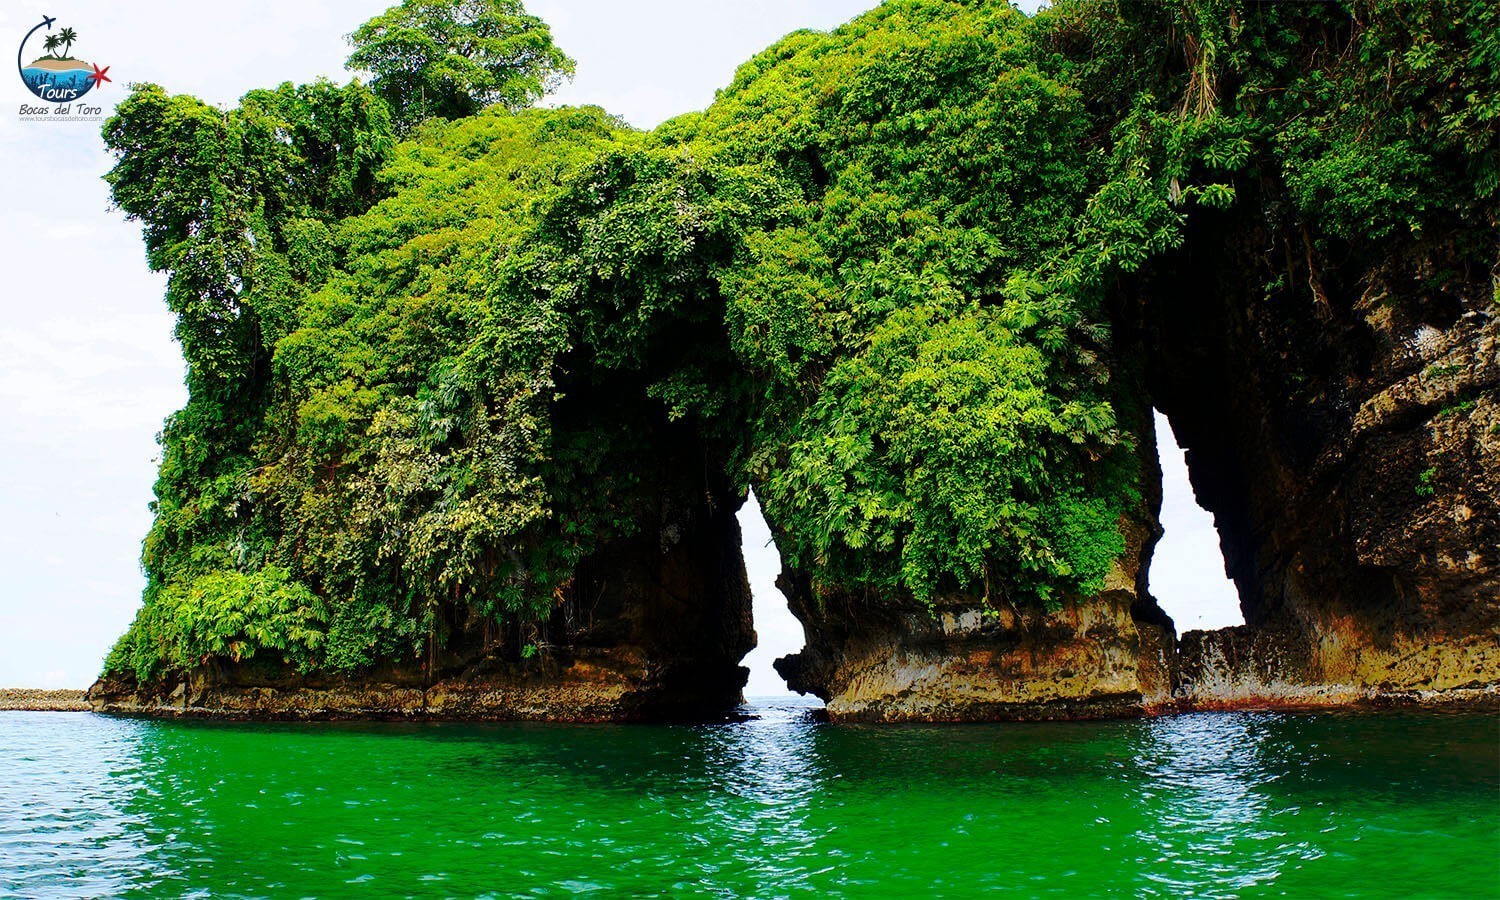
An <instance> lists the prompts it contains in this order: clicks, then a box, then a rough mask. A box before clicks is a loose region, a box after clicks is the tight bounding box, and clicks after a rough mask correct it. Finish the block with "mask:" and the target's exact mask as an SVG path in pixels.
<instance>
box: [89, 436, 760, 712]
mask: <svg viewBox="0 0 1500 900" xmlns="http://www.w3.org/2000/svg"><path fill="white" fill-rule="evenodd" d="M663 466H664V468H668V469H670V468H671V461H670V460H664V461H663ZM701 471H702V470H701V469H699V470H697V472H696V473H695V472H694V470H692V469H688V468H684V467H677V469H676V471H675V473H673V475H674V477H675V479H676V480H677V482H678V483H677V484H676V485H675V486H673V487H672V488H671V489H669V490H667V491H665V492H664V495H663V497H662V499H661V501H660V503H659V504H658V505H657V507H656V509H655V511H654V514H651V515H647V516H646V517H645V518H644V520H643V521H642V531H641V533H640V534H638V535H637V536H636V537H634V538H632V539H630V540H627V541H621V542H618V543H616V544H614V545H613V546H610V547H607V548H605V549H604V550H603V551H601V552H600V553H598V554H596V555H595V556H594V557H592V558H590V559H588V560H585V562H584V563H583V564H582V565H580V567H579V568H578V570H577V571H576V573H575V576H574V579H573V582H572V584H571V585H570V587H569V590H568V596H567V597H566V598H564V602H562V603H561V604H560V605H559V606H558V607H557V609H556V610H555V611H554V613H553V615H552V618H551V619H550V620H549V621H548V622H546V623H544V624H541V625H538V626H528V627H525V628H520V627H518V626H512V627H510V628H509V629H498V628H495V627H494V626H493V625H488V626H487V625H486V624H485V623H483V622H481V621H478V620H475V619H471V620H468V621H462V622H450V623H447V624H448V626H449V629H448V633H449V635H450V636H449V637H448V638H447V639H445V640H444V641H443V642H442V646H440V647H435V648H433V650H432V653H431V654H430V656H429V658H428V659H426V660H421V661H412V662H411V663H409V664H406V665H399V666H397V665H388V666H383V667H381V668H379V669H377V670H375V671H368V672H358V673H353V674H351V675H349V676H347V677H339V676H328V675H307V676H304V675H299V674H298V673H296V672H294V671H290V670H288V669H286V668H284V667H281V666H268V665H264V664H262V663H260V662H259V661H257V660H251V661H249V662H248V663H245V664H242V665H236V666H221V667H213V668H208V669H203V670H198V671H194V672H190V673H180V674H178V675H177V676H175V677H169V678H167V679H164V680H163V681H162V682H160V683H158V684H151V685H139V684H136V683H135V682H134V681H133V680H131V679H110V680H104V681H100V682H99V683H97V684H95V685H94V686H93V687H92V688H91V689H90V691H89V693H88V700H89V703H90V704H91V706H92V707H93V709H95V710H96V711H101V712H119V713H132V714H146V715H169V716H213V717H227V718H253V719H268V718H292V719H307V718H339V717H373V718H421V717H430V718H447V719H540V720H553V721H574V722H597V721H634V720H662V719H674V718H692V719H702V718H710V717H714V716H721V715H723V714H725V713H726V712H727V711H730V710H732V709H733V708H734V707H735V706H736V705H737V704H738V703H740V702H741V700H742V689H743V688H744V685H745V680H746V678H747V677H748V675H749V671H748V670H747V669H745V668H744V667H742V666H741V665H740V660H741V659H742V658H743V657H744V655H745V654H746V653H748V652H750V650H751V649H752V648H753V647H754V646H755V631H754V628H753V626H752V623H751V603H750V587H749V582H748V581H747V580H746V576H745V564H744V559H743V557H742V556H741V551H740V531H739V523H738V522H737V521H736V519H735V517H734V508H735V503H734V498H733V495H732V494H731V493H730V492H729V490H728V487H727V485H726V484H722V483H714V484H708V485H705V484H703V483H702V482H701V480H699V479H701V478H702V475H701ZM662 477H663V480H662V481H660V482H657V483H658V484H659V485H660V484H666V485H673V480H672V479H669V478H667V477H666V475H665V474H664V475H663V476H662ZM528 645H530V646H533V647H539V648H540V649H539V650H538V651H537V652H535V653H533V654H531V655H529V656H528V655H526V654H523V653H522V652H520V651H521V648H524V647H526V646H528Z"/></svg>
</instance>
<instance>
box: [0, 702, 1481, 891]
mask: <svg viewBox="0 0 1500 900" xmlns="http://www.w3.org/2000/svg"><path fill="white" fill-rule="evenodd" d="M747 712H749V713H750V714H751V715H752V716H753V718H750V719H748V720H746V721H743V722H739V723H735V724H727V725H709V726H697V727H689V726H562V725H485V726H476V725H434V724H426V725H401V724H314V725H229V724H218V723H203V722H153V721H139V720H129V719H115V718H108V717H104V716H97V715H93V714H90V713H24V712H3V713H0V895H3V896H20V897H64V896H79V897H98V896H140V897H158V896H160V897H184V896H186V897H209V896H212V897H223V896H274V897H343V896H355V895H359V896H402V895H410V896H424V897H425V896H466V897H467V896H511V895H516V894H522V895H544V896H546V895H550V896H558V895H565V894H570V893H576V892H584V891H597V892H600V893H601V894H604V895H611V894H633V895H671V896H679V895H684V894H708V895H718V896H726V897H730V896H757V897H771V896H790V895H803V896H821V895H854V896H894V897H913V896H927V895H949V896H963V895H970V894H974V893H977V892H979V891H991V892H996V893H1001V894H1005V893H1008V894H1011V895H1015V896H1036V895H1053V896H1059V897H1086V896H1105V895H1110V896H1140V897H1183V896H1197V897H1271V896H1288V897H1395V896H1399V897H1491V896H1500V717H1497V716H1496V715H1495V714H1493V713H1476V712H1472V711H1471V712H1466V713H1439V712H1420V713H1418V712H1379V713H1358V714H1355V713H1349V714H1323V715H1289V714H1279V713H1276V714H1273V713H1235V714H1203V715H1188V716H1180V717H1177V718H1165V719H1156V720H1151V721H1128V722H1102V723H1080V724H1013V725H971V726H954V727H927V726H894V727H892V726H887V727H875V726H833V725H828V724H822V723H819V722H817V721H815V719H814V717H813V715H812V714H811V710H810V708H809V707H808V706H806V705H805V704H801V703H799V702H797V701H795V700H775V701H761V702H759V703H756V704H751V705H750V706H749V707H748V708H747Z"/></svg>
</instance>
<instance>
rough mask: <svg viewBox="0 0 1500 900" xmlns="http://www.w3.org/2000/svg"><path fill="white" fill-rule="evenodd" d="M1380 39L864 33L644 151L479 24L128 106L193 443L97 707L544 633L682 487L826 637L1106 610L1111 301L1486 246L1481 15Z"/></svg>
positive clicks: (1154, 12) (168, 495) (1207, 32)
mask: <svg viewBox="0 0 1500 900" xmlns="http://www.w3.org/2000/svg"><path fill="white" fill-rule="evenodd" d="M1403 10H1404V13H1403V14H1402V15H1396V14H1395V12H1397V11H1398V10H1396V7H1395V5H1393V4H1391V3H1387V2H1383V0H1382V2H1373V3H1367V2H1360V3H1353V4H1349V5H1348V6H1347V7H1337V6H1334V5H1331V4H1317V5H1313V4H1279V5H1274V6H1254V7H1253V8H1252V7H1250V6H1246V5H1244V4H1242V3H1240V2H1238V0H1205V2H1195V3H1189V4H1178V5H1164V4H1139V3H1115V2H1101V0H1092V2H1082V0H1059V2H1058V3H1057V4H1056V6H1055V8H1053V9H1052V10H1050V11H1047V12H1045V13H1043V14H1041V15H1039V16H1037V17H1036V18H1034V19H1027V18H1026V17H1024V16H1022V15H1021V14H1020V13H1018V12H1016V11H1015V10H1014V9H1012V8H1011V7H1010V6H1009V5H1008V4H1004V3H999V2H993V3H974V2H961V0H889V2H887V3H885V4H884V5H882V6H881V7H879V8H878V9H876V10H874V11H873V12H871V13H869V14H867V15H865V16H862V17H860V18H859V19H856V20H855V21H854V22H851V23H849V24H848V25H846V26H844V27H842V28H840V29H838V30H836V31H834V32H831V33H829V34H814V33H810V32H799V33H796V34H793V35H789V36H788V37H786V38H785V39H783V40H782V41H780V42H778V43H777V44H776V45H774V46H773V47H771V48H770V49H768V50H766V51H765V52H764V53H762V54H760V55H759V56H757V57H756V58H755V59H753V60H751V61H749V62H747V63H746V64H745V65H744V66H742V67H741V68H740V70H739V71H738V73H737V74H736V76H735V78H734V81H733V82H732V83H731V84H730V85H729V87H728V88H726V89H725V90H724V91H722V92H721V93H720V94H719V96H718V98H717V100H716V101H715V103H714V104H713V105H712V106H711V107H710V108H709V109H708V110H706V111H703V112H701V113H694V114H690V115H686V116H682V117H680V118H678V119H676V120H674V121H671V122H668V123H666V124H664V125H663V126H662V127H661V128H659V129H657V130H656V131H655V132H653V133H651V134H639V133H636V132H633V131H630V130H629V129H627V128H625V127H624V126H623V125H622V124H621V123H620V122H619V121H617V120H615V119H613V118H611V117H610V116H608V115H607V114H605V113H604V112H603V111H601V110H598V109H558V110H525V109H521V107H523V106H525V105H526V104H527V103H529V102H530V101H532V100H534V99H535V98H536V97H538V96H540V95H541V93H542V92H544V91H545V90H546V89H547V88H548V87H550V85H551V84H553V83H554V82H555V80H556V78H558V77H560V76H561V75H563V74H566V73H567V72H569V71H570V70H571V62H570V61H569V60H567V59H566V57H564V56H562V54H561V53H560V52H559V51H557V49H556V48H555V47H553V46H552V44H551V39H550V34H549V32H548V31H547V29H546V27H545V25H543V24H542V23H540V21H538V20H536V19H534V18H532V17H530V16H528V15H526V14H525V13H524V11H523V10H522V9H521V7H520V5H519V4H518V3H514V2H501V0H491V2H480V0H473V2H462V3H454V2H437V0H408V2H406V3H404V4H403V5H402V6H400V7H397V8H394V9H392V10H390V11H389V12H387V13H385V14H384V15H382V16H380V17H378V18H377V19H375V20H372V21H371V22H370V23H367V24H366V25H365V26H363V27H361V28H360V29H358V30H357V31H356V32H355V34H354V35H353V37H352V42H353V43H354V46H355V53H354V56H352V57H351V65H355V66H359V67H362V68H365V69H368V70H369V71H371V72H373V73H374V74H375V79H374V81H373V82H372V84H371V87H370V88H369V89H366V88H364V87H362V86H360V85H359V84H358V83H357V82H356V83H353V84H350V85H348V86H345V87H337V86H334V85H331V84H328V83H326V82H320V83H317V84H313V85H304V86H296V87H294V86H291V85H283V86H281V87H280V88H278V89H276V90H274V91H257V92H252V93H251V94H248V95H246V97H245V98H244V100H243V102H242V103H241V104H240V106H239V107H237V108H235V109H232V110H218V109H214V108H212V107H209V106H207V105H205V104H203V103H201V102H200V101H197V100H195V99H193V98H188V97H178V96H171V95H168V94H167V93H166V92H164V91H163V90H162V89H160V88H157V87H154V86H150V85H147V86H143V87H141V88H139V89H137V91H136V92H135V93H134V94H132V96H131V97H130V98H128V99H127V100H126V101H125V102H124V103H122V104H121V105H120V107H119V111H118V113H117V115H116V116H115V117H114V118H113V119H111V120H110V122H109V123H108V125H107V126H106V131H105V135H106V140H107V142H108V144H109V146H110V147H111V148H112V149H113V150H114V151H115V153H116V155H117V164H116V166H115V168H114V170H113V171H112V172H111V174H110V176H109V180H110V184H111V186H112V189H113V191H114V195H115V198H116V202H117V203H118V204H119V205H120V207H121V208H122V209H124V210H125V211H126V213H127V214H129V215H130V216H132V217H133V218H135V219H138V220H139V221H141V223H142V225H143V229H144V232H145V240H146V247H147V253H148V260H149V262H150V264H151V265H152V267H153V268H154V269H157V270H160V271H165V272H167V273H168V289H167V302H168V305H169V307H170V308H171V309H172V310H173V312H174V313H175V314H176V315H177V317H178V336H179V339H180V341H181V343H182V346H183V353H184V356H185V357H186V359H187V361H188V364H189V376H188V381H189V390H190V399H189V402H188V404H187V406H186V407H185V408H184V409H183V410H182V411H180V412H179V413H177V414H175V415H174V416H173V417H172V418H171V419H170V420H169V421H168V423H167V425H166V427H165V429H164V431H163V435H162V442H163V445H164V456H163V463H162V468H161V474H160V478H159V481H158V485H157V500H156V503H155V507H154V509H155V512H156V521H155V524H154V525H153V528H152V531H151V533H150V534H149V535H148V537H147V539H146V545H145V551H144V561H145V565H146V570H147V574H148V578H149V583H148V588H147V592H146V604H145V607H144V608H143V610H142V612H141V614H140V616H139V617H138V619H137V622H136V624H135V625H134V626H133V627H132V629H131V631H130V633H129V634H127V635H126V637H125V638H123V639H122V641H121V643H120V645H119V646H118V647H117V648H116V650H115V652H114V653H113V654H112V655H111V657H110V661H109V662H108V664H107V669H108V670H110V671H115V672H122V673H125V672H128V673H132V674H134V675H135V676H136V677H138V678H142V679H146V678H158V677H161V676H162V674H163V673H164V672H166V671H168V670H174V669H188V668H192V667H196V666H202V665H211V664H215V663H216V662H218V661H234V660H237V659H246V658H249V657H251V656H252V655H253V654H255V653H257V652H260V653H263V654H270V655H272V657H273V658H276V659H279V660H280V661H281V663H283V664H286V665H293V666H298V667H303V668H313V669H320V670H329V671H350V670H356V669H360V668H363V667H368V666H372V665H375V664H378V663H382V662H389V661H396V662H402V661H407V662H409V661H412V660H414V659H417V658H418V657H419V656H420V655H421V654H422V653H423V652H424V649H429V650H430V649H431V648H434V647H436V646H438V645H440V644H441V643H442V641H443V639H444V636H445V633H446V631H447V630H449V629H452V628H454V627H456V626H455V624H454V623H456V622H461V621H467V622H473V621H483V622H487V623H518V622H519V623H526V622H531V623H535V622H539V621H543V620H545V619H546V618H547V617H548V616H549V615H550V614H551V613H552V611H553V610H555V609H556V607H557V606H558V604H559V602H560V600H561V598H563V597H564V596H565V595H566V594H567V592H568V590H569V589H570V585H571V583H572V580H573V578H574V576H575V574H576V573H577V572H578V571H579V569H580V567H581V566H584V565H586V564H587V563H589V562H590V561H591V560H594V559H596V558H599V556H600V554H601V553H602V552H603V551H605V550H607V549H608V548H609V547H610V546H611V544H612V543H614V542H617V541H620V540H622V539H625V538H629V537H630V536H632V535H636V534H639V533H640V532H641V531H642V530H643V529H646V528H650V527H652V524H651V523H653V522H654V521H656V518H655V517H657V516H659V508H660V505H661V503H662V498H661V496H660V486H659V485H657V484H655V483H653V481H652V478H653V477H656V476H654V475H653V474H652V473H654V472H658V471H660V467H661V465H662V464H663V463H662V460H663V458H664V457H663V454H664V453H665V452H666V450H667V449H668V448H669V447H681V446H685V445H686V446H691V447H693V448H694V450H695V452H696V453H700V454H701V457H702V467H703V469H704V471H705V473H708V474H709V475H711V476H712V477H714V478H720V479H723V478H727V479H728V480H731V481H732V482H734V483H735V484H736V485H737V486H738V488H739V489H740V490H744V489H747V488H749V487H752V486H753V487H754V488H755V490H756V492H757V494H758V496H759V497H760V498H761V500H762V502H763V504H764V509H765V511H766V514H767V518H768V519H769V521H770V522H771V524H772V526H773V529H774V530H775V533H776V534H777V536H778V542H779V546H780V549H781V551H782V553H783V555H784V557H785V559H786V561H787V563H788V565H790V566H791V567H793V568H796V569H798V570H801V571H803V572H805V573H807V574H808V575H809V576H810V578H811V581H812V583H813V586H814V588H815V590H816V591H819V592H820V593H821V594H822V595H823V596H832V595H834V594H835V593H839V592H842V593H844V594H845V595H851V594H857V595H859V596H862V597H864V598H866V600H865V602H868V603H872V604H878V603H881V602H885V601H893V602H902V603H904V602H907V601H908V599H910V598H916V599H918V600H921V601H926V602H931V603H935V602H938V601H939V600H940V599H941V598H942V597H943V596H944V595H947V594H955V593H957V594H966V595H978V596H984V597H986V598H988V599H989V600H991V601H992V602H995V603H1008V604H1022V603H1039V604H1048V605H1052V604H1056V603H1058V602H1060V601H1061V600H1062V599H1063V598H1065V597H1075V598H1086V597H1088V596H1089V595H1091V594H1095V593H1097V592H1098V591H1100V590H1102V589H1103V587H1104V583H1105V579H1106V577H1107V576H1108V573H1109V572H1110V570H1111V568H1112V567H1113V566H1114V565H1115V562H1116V560H1117V558H1118V557H1119V556H1120V554H1121V553H1123V552H1124V550H1125V541H1124V538H1123V536H1122V534H1121V532H1120V522H1121V519H1122V517H1128V516H1139V515H1142V514H1143V512H1142V509H1141V493H1140V490H1139V487H1138V484H1137V481H1138V479H1139V478H1140V477H1141V472H1140V470H1139V466H1138V464H1137V460H1136V447H1135V441H1134V438H1133V436H1132V431H1133V429H1134V428H1136V427H1138V426H1139V422H1140V421H1141V419H1140V415H1139V410H1138V408H1137V406H1138V404H1136V402H1135V400H1134V398H1132V397H1130V396H1129V394H1128V393H1126V392H1127V391H1129V390H1131V387H1130V386H1129V385H1122V384H1120V383H1119V382H1120V381H1121V379H1119V378H1117V377H1115V376H1116V374H1117V372H1118V370H1119V369H1120V366H1121V361H1120V360H1119V359H1118V358H1117V357H1116V350H1115V348H1114V346H1113V344H1112V340H1111V335H1110V329H1109V327H1108V321H1109V320H1110V319H1111V317H1112V316H1113V315H1115V314H1116V313H1117V312H1118V310H1119V308H1120V306H1121V305H1122V304H1128V303H1131V302H1135V301H1134V298H1133V296H1132V295H1131V291H1132V289H1133V286H1134V285H1137V284H1138V283H1139V282H1138V281H1137V280H1136V279H1139V278H1142V277H1144V276H1146V275H1149V274H1150V273H1152V272H1153V271H1154V270H1156V269H1158V268H1160V267H1163V266H1166V265H1168V264H1169V261H1170V259H1171V258H1172V256H1173V254H1175V253H1176V252H1178V248H1180V247H1181V246H1182V245H1183V244H1184V242H1186V241H1188V240H1189V238H1190V236H1191V235H1192V233H1193V231H1194V229H1195V227H1197V225H1198V223H1200V222H1203V221H1225V220H1228V219H1233V218H1235V217H1242V218H1243V219H1245V220H1250V219H1251V218H1252V217H1259V218H1258V219H1256V221H1261V222H1264V223H1265V228H1266V229H1268V231H1269V233H1270V235H1271V239H1272V241H1273V242H1275V243H1276V244H1277V245H1278V246H1279V247H1280V248H1281V249H1282V250H1284V251H1286V255H1288V256H1291V255H1293V249H1294V250H1295V257H1296V258H1297V259H1298V260H1301V259H1306V260H1307V265H1308V266H1309V267H1313V266H1314V265H1315V263H1316V260H1317V259H1319V258H1322V257H1324V256H1326V255H1328V254H1329V253H1331V252H1332V251H1334V250H1335V249H1340V250H1341V251H1348V252H1351V253H1356V252H1357V253H1360V254H1364V256H1365V257H1367V258H1369V259H1380V258H1383V257H1388V256H1392V255H1394V254H1395V252H1396V251H1397V250H1399V246H1400V245H1399V244H1398V243H1397V242H1399V241H1402V240H1409V239H1410V238H1411V237H1412V236H1413V235H1430V234H1433V233H1436V232H1444V233H1448V232H1452V231H1454V230H1457V231H1458V232H1461V233H1463V234H1465V235H1467V237H1466V238H1465V239H1466V240H1471V241H1475V242H1482V241H1483V240H1484V239H1485V236H1486V235H1492V234H1493V228H1494V218H1493V202H1492V200H1493V194H1494V193H1495V174H1496V172H1497V171H1500V167H1497V156H1496V142H1495V135H1494V131H1495V127H1494V126H1495V121H1494V120H1495V118H1496V114H1497V107H1496V104H1495V100H1494V98H1495V96H1496V91H1495V86H1496V81H1495V79H1496V72H1497V70H1500V53H1497V52H1496V44H1495V38H1494V35H1495V33H1496V29H1495V28H1493V27H1490V26H1492V25H1493V24H1494V22H1493V18H1494V15H1493V14H1492V13H1490V12H1488V10H1481V9H1478V8H1475V7H1468V6H1462V5H1454V4H1433V5H1432V6H1431V7H1423V8H1422V9H1420V10H1416V9H1405V8H1403ZM393 121H394V122H395V123H397V126H399V129H400V130H401V131H402V132H403V133H404V135H405V137H406V140H405V141H404V142H402V143H399V144H396V143H394V142H393V137H392V134H393V125H392V122H393ZM1466 229H1467V230H1466ZM1486 229H1488V230H1486ZM1445 230H1446V231H1445ZM1293 237H1295V248H1292V245H1291V241H1292V238H1293ZM1304 284H1307V285H1309V286H1310V287H1309V288H1308V289H1309V290H1311V291H1312V292H1313V293H1314V295H1315V296H1316V295H1317V293H1318V290H1319V288H1318V287H1317V285H1318V279H1317V277H1316V270H1314V271H1313V272H1312V273H1311V274H1309V273H1308V272H1306V271H1303V272H1299V273H1295V277H1294V273H1290V272H1288V271H1283V270H1281V269H1280V268H1279V267H1272V268H1271V270H1270V271H1269V272H1268V273H1267V274H1266V278H1265V283H1264V284H1263V285H1258V286H1256V287H1258V288H1260V289H1261V290H1260V291H1259V293H1256V292H1252V293H1253V294H1254V295H1256V296H1259V295H1260V294H1266V295H1269V294H1272V293H1277V292H1281V291H1290V290H1294V289H1301V287H1300V286H1301V285H1304ZM1319 299H1322V300H1326V298H1319ZM692 464H693V466H694V467H695V468H696V467H697V466H698V461H697V458H696V457H695V458H694V461H693V463H692ZM1429 480H1430V479H1429ZM1422 484H1424V485H1425V484H1426V482H1422ZM1420 489H1421V488H1420V487H1419V491H1420ZM543 647H544V645H543V644H541V643H538V642H536V641H531V640H522V641H521V642H520V643H518V644H516V646H515V651H516V653H517V654H519V655H522V656H525V657H529V656H531V655H534V654H536V653H540V652H544V649H543Z"/></svg>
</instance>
